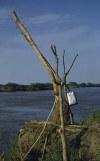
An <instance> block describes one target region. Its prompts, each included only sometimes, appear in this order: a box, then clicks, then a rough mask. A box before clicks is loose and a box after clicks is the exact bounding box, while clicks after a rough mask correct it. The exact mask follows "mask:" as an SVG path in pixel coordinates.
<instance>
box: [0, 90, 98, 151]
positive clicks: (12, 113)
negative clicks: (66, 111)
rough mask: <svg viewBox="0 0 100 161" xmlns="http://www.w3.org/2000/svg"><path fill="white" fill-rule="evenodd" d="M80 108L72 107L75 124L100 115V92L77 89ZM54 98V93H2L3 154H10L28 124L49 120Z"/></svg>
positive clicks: (0, 134) (0, 129) (0, 135)
mask: <svg viewBox="0 0 100 161" xmlns="http://www.w3.org/2000/svg"><path fill="white" fill-rule="evenodd" d="M74 91H75V92H76V95H77V99H78V104H77V105H75V106H72V111H73V113H74V118H75V121H77V122H79V121H81V120H82V119H84V118H85V117H86V116H87V115H88V114H89V113H90V112H94V111H100V88H78V89H74ZM53 101H54V97H53V92H52V91H33V92H11V93H10V92H8V93H7V92H4V93H0V153H1V152H3V151H6V150H7V149H8V147H9V145H10V144H11V142H12V140H13V139H14V138H15V137H16V135H17V134H18V131H19V129H20V128H21V127H23V125H24V123H25V122H28V121H30V120H45V119H46V117H47V115H48V113H49V111H50V109H51V107H52V105H53Z"/></svg>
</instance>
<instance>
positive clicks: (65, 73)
mask: <svg viewBox="0 0 100 161" xmlns="http://www.w3.org/2000/svg"><path fill="white" fill-rule="evenodd" d="M77 57H78V54H76V56H75V58H74V60H73V61H72V64H71V66H70V67H69V69H68V71H67V72H66V73H65V79H66V77H67V75H68V74H69V72H70V71H71V69H72V67H73V65H74V63H75V60H76V58H77Z"/></svg>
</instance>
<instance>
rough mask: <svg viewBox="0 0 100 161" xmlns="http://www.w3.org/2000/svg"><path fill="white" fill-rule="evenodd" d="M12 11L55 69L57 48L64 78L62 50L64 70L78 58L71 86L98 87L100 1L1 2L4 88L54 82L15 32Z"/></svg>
mask: <svg viewBox="0 0 100 161" xmlns="http://www.w3.org/2000/svg"><path fill="white" fill-rule="evenodd" d="M13 10H15V11H16V12H17V15H18V16H19V17H20V19H21V20H22V22H23V23H24V25H25V26H26V27H27V28H28V30H29V31H30V33H31V35H32V37H33V39H34V40H35V41H36V43H37V44H38V46H39V48H40V50H41V51H42V53H43V54H44V56H45V57H46V58H47V59H48V61H49V62H50V63H51V65H52V66H53V67H54V59H53V55H52V53H51V51H50V44H55V45H56V47H57V51H58V54H59V59H60V63H61V65H60V73H61V75H62V72H63V68H62V53H63V50H64V49H65V51H66V56H65V62H66V71H67V70H68V68H69V66H70V64H71V62H72V60H73V58H74V57H75V55H76V54H77V53H78V54H79V56H78V58H77V60H76V63H75V64H74V67H73V69H72V70H71V72H70V74H69V76H68V78H67V79H68V82H69V81H71V82H74V81H76V82H79V83H80V82H93V83H100V70H99V69H100V1H99V0H0V84H5V83H8V82H16V83H19V84H30V83H33V82H50V78H49V75H48V73H47V71H46V70H45V69H44V67H43V65H42V64H41V62H40V60H39V59H38V58H37V56H36V54H35V52H34V51H33V50H32V49H31V47H30V46H29V44H28V43H27V42H26V40H25V39H24V38H23V36H22V34H21V33H20V31H19V30H18V29H17V28H16V25H15V23H14V21H13V20H12V17H11V13H12V11H13Z"/></svg>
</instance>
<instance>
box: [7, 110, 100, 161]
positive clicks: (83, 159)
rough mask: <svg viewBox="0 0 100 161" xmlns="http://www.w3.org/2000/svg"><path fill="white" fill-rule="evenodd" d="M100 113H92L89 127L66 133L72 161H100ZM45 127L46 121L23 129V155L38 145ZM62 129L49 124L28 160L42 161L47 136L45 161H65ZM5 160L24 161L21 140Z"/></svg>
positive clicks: (34, 122) (89, 117)
mask: <svg viewBox="0 0 100 161" xmlns="http://www.w3.org/2000/svg"><path fill="white" fill-rule="evenodd" d="M99 123H100V112H95V113H92V114H90V115H89V116H88V117H87V119H86V120H84V121H83V122H82V124H84V125H88V126H87V127H86V128H83V125H82V130H81V131H80V132H77V133H72V134H71V133H70V132H69V133H68V131H67V132H66V137H67V139H68V145H69V158H70V159H69V161H100V126H99ZM42 128H43V122H37V121H32V122H29V123H27V124H25V126H24V128H23V129H22V130H21V132H20V134H21V146H20V148H21V152H22V153H21V154H22V156H24V155H25V154H26V152H27V150H28V149H29V147H30V145H32V143H33V142H35V140H36V138H37V137H38V136H39V134H40V132H41V130H42ZM57 129H58V127H55V126H52V125H48V127H47V128H46V130H45V132H44V135H43V136H42V138H41V139H40V140H39V142H38V143H37V144H36V146H35V147H34V149H33V150H32V151H31V153H30V154H29V155H28V158H27V161H36V160H37V161H40V160H41V155H42V153H43V145H44V141H45V138H46V136H47V138H48V140H47V144H46V149H45V155H44V159H43V161H58V160H59V161H62V148H61V140H60V135H59V133H58V130H57ZM5 161H20V153H19V148H18V141H17V142H16V143H15V144H13V146H11V148H10V150H9V152H8V154H7V156H6V158H5Z"/></svg>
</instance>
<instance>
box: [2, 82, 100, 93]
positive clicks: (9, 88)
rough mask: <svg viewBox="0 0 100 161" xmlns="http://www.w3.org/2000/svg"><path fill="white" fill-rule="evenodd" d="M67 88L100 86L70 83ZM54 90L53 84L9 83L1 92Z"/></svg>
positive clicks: (97, 85)
mask: <svg viewBox="0 0 100 161" xmlns="http://www.w3.org/2000/svg"><path fill="white" fill-rule="evenodd" d="M67 86H68V87H69V88H80V87H100V84H94V83H76V82H70V83H69V84H68V85H67ZM52 89H53V87H52V84H51V83H32V84H30V85H21V84H17V83H7V84H4V85H2V84H0V92H14V91H39V90H52Z"/></svg>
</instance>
